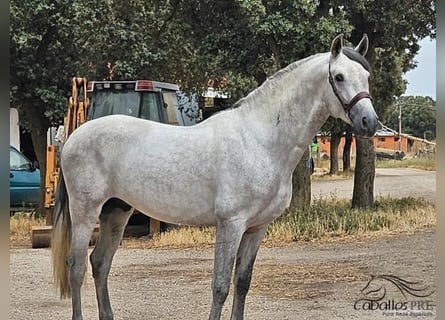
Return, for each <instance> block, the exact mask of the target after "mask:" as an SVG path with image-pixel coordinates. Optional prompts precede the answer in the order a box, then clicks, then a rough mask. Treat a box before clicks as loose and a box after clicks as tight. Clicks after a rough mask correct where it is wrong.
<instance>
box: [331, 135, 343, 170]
mask: <svg viewBox="0 0 445 320" xmlns="http://www.w3.org/2000/svg"><path fill="white" fill-rule="evenodd" d="M340 137H341V135H340V134H338V133H331V145H330V152H331V160H330V163H331V167H330V169H329V174H337V173H338V145H339V144H340Z"/></svg>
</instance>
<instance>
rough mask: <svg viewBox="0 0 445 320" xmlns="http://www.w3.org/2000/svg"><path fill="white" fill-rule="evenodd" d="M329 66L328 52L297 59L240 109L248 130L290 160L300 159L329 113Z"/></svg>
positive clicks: (255, 93)
mask: <svg viewBox="0 0 445 320" xmlns="http://www.w3.org/2000/svg"><path fill="white" fill-rule="evenodd" d="M327 65H328V55H327V54H320V55H317V56H314V57H312V58H309V59H308V60H307V61H304V62H303V63H300V64H298V62H297V64H296V66H295V68H291V69H289V71H287V72H283V73H281V74H279V75H277V76H276V77H274V78H273V79H271V80H268V81H267V82H269V83H267V82H266V83H264V84H263V85H262V86H261V87H260V88H259V89H257V91H254V92H253V93H252V95H251V97H247V98H246V101H244V102H242V104H246V105H241V107H240V108H239V109H240V110H239V111H240V114H241V115H242V116H243V117H245V119H246V120H245V122H244V123H245V124H246V129H247V130H249V129H250V130H252V134H254V135H255V136H256V137H257V138H258V139H262V140H263V142H264V144H270V146H271V149H273V150H274V151H273V152H275V153H280V152H281V153H283V156H284V157H288V158H289V161H290V162H292V161H298V160H299V158H300V157H301V154H302V151H303V152H304V150H305V148H307V147H308V146H309V144H310V142H311V140H312V138H313V137H314V135H315V134H316V132H317V131H318V130H319V129H320V127H321V126H322V124H323V123H324V122H325V121H326V119H327V118H328V116H329V114H328V109H327V106H326V105H325V97H324V94H325V90H326V87H327ZM262 87H263V88H262ZM277 155H279V154H277ZM292 158H295V159H292Z"/></svg>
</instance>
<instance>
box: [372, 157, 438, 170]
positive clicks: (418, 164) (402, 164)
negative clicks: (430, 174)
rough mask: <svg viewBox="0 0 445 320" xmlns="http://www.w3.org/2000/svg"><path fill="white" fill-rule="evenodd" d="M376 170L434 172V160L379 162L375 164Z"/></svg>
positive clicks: (415, 159) (417, 159)
mask: <svg viewBox="0 0 445 320" xmlns="http://www.w3.org/2000/svg"><path fill="white" fill-rule="evenodd" d="M376 167H377V168H414V169H421V170H429V171H434V170H436V159H434V158H412V159H404V160H390V159H388V160H380V161H377V162H376Z"/></svg>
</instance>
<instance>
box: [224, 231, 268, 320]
mask: <svg viewBox="0 0 445 320" xmlns="http://www.w3.org/2000/svg"><path fill="white" fill-rule="evenodd" d="M266 231H267V226H265V227H262V228H261V229H255V230H247V231H246V232H245V233H244V235H243V238H242V239H241V243H240V246H239V249H238V252H237V255H236V264H235V277H234V279H233V281H234V285H235V292H234V296H233V305H232V317H231V320H242V319H243V318H244V304H245V302H246V295H247V292H248V291H249V288H250V282H251V280H252V270H253V264H254V263H255V258H256V255H257V253H258V249H259V248H260V245H261V241H262V240H263V238H264V234H265V233H266Z"/></svg>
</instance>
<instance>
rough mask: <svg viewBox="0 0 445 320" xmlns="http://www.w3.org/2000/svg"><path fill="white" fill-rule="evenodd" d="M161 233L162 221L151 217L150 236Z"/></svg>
mask: <svg viewBox="0 0 445 320" xmlns="http://www.w3.org/2000/svg"><path fill="white" fill-rule="evenodd" d="M160 233H161V221H159V220H156V219H153V218H150V234H149V235H150V237H153V236H154V235H157V234H160Z"/></svg>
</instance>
